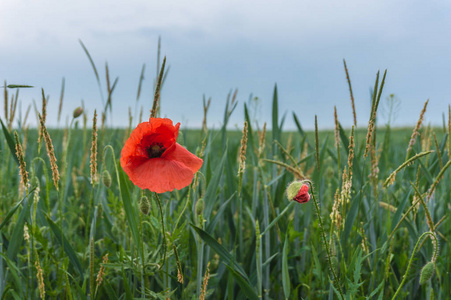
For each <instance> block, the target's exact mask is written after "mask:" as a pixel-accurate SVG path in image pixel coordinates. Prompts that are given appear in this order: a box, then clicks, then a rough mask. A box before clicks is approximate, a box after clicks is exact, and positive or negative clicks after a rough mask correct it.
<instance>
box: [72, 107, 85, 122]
mask: <svg viewBox="0 0 451 300" xmlns="http://www.w3.org/2000/svg"><path fill="white" fill-rule="evenodd" d="M82 113H83V108H82V107H81V106H79V107H77V108H76V109H75V110H74V115H73V116H74V119H76V118H78V117H79V116H80V115H81V114H82Z"/></svg>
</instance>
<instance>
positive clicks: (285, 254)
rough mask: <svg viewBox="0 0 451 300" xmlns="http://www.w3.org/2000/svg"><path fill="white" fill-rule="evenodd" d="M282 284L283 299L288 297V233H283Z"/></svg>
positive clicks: (289, 285) (289, 287)
mask: <svg viewBox="0 0 451 300" xmlns="http://www.w3.org/2000/svg"><path fill="white" fill-rule="evenodd" d="M282 285H283V293H284V294H285V299H289V298H290V290H291V284H290V274H289V272H288V233H287V234H286V235H285V242H284V243H283V250H282Z"/></svg>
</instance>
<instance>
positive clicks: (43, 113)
mask: <svg viewBox="0 0 451 300" xmlns="http://www.w3.org/2000/svg"><path fill="white" fill-rule="evenodd" d="M41 92H42V111H41V115H40V116H39V119H40V121H41V122H40V124H41V125H40V126H39V135H38V144H39V148H41V147H40V146H41V141H42V137H43V136H44V131H43V128H42V124H44V125H45V120H46V118H47V100H46V98H45V94H44V89H41ZM44 138H45V137H44Z"/></svg>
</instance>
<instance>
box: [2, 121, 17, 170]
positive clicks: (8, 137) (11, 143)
mask: <svg viewBox="0 0 451 300" xmlns="http://www.w3.org/2000/svg"><path fill="white" fill-rule="evenodd" d="M0 123H1V124H2V129H3V134H4V135H5V138H6V142H7V143H8V147H9V150H11V155H12V156H13V158H14V160H15V161H16V163H17V164H18V165H19V159H18V158H17V155H16V143H15V142H14V140H13V138H12V136H11V134H10V133H9V131H8V128H6V126H5V124H3V121H2V119H1V118H0Z"/></svg>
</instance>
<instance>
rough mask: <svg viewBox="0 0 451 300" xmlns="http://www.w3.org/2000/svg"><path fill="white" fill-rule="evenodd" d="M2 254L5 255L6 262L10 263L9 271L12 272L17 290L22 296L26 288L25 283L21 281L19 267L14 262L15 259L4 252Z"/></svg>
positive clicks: (0, 254) (0, 253)
mask: <svg viewBox="0 0 451 300" xmlns="http://www.w3.org/2000/svg"><path fill="white" fill-rule="evenodd" d="M0 256H1V257H3V259H4V260H5V262H6V264H7V265H8V268H9V271H10V272H11V274H12V276H13V279H14V284H15V285H16V291H17V292H19V295H20V296H21V297H22V295H23V291H22V289H23V288H24V286H25V283H22V282H21V277H22V276H21V272H20V270H19V268H18V267H17V266H16V265H15V264H14V262H13V261H11V260H10V259H9V258H8V257H7V256H5V254H4V253H2V252H0Z"/></svg>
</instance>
